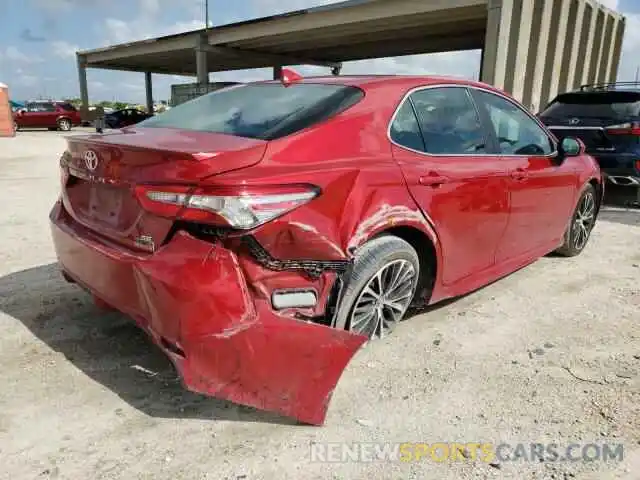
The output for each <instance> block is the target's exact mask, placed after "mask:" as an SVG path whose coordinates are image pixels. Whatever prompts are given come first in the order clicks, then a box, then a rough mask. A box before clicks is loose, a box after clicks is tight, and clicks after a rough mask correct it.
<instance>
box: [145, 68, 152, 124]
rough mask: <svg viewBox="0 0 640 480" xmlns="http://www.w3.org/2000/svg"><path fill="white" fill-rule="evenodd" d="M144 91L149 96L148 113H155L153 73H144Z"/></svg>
mask: <svg viewBox="0 0 640 480" xmlns="http://www.w3.org/2000/svg"><path fill="white" fill-rule="evenodd" d="M144 90H145V92H146V94H147V113H151V114H152V113H153V84H152V83H151V72H144Z"/></svg>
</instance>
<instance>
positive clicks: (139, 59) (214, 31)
mask: <svg viewBox="0 0 640 480" xmlns="http://www.w3.org/2000/svg"><path fill="white" fill-rule="evenodd" d="M488 11H489V10H488V0H351V1H347V2H341V3H338V4H333V5H329V6H325V7H317V8H312V9H308V10H300V11H296V12H291V13H287V14H282V15H277V16H272V17H266V18H260V19H256V20H251V21H247V22H240V23H234V24H229V25H223V26H218V27H214V28H209V29H208V30H205V29H202V30H196V31H192V32H187V33H182V34H178V35H170V36H166V37H159V38H155V39H150V40H144V41H139V42H132V43H127V44H121V45H115V46H111V47H107V48H101V49H96V50H90V51H83V52H79V53H78V59H79V62H80V64H81V65H82V66H86V67H92V68H104V69H113V70H128V71H137V72H148V73H161V74H176V75H197V74H198V63H200V64H201V65H202V64H204V65H206V67H205V68H206V70H207V72H219V71H228V70H240V69H251V68H262V67H272V66H278V65H299V64H310V65H327V66H334V65H335V63H338V62H343V61H351V60H363V59H369V58H380V57H388V56H400V55H411V54H420V53H432V52H446V51H456V50H471V49H481V48H483V46H484V42H485V34H486V29H487V20H488ZM198 52H200V53H198ZM198 55H201V59H200V61H199V62H198V60H197V57H198ZM202 56H206V59H204V58H202ZM201 69H202V66H201Z"/></svg>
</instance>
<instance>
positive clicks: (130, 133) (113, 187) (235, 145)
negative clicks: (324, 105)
mask: <svg viewBox="0 0 640 480" xmlns="http://www.w3.org/2000/svg"><path fill="white" fill-rule="evenodd" d="M67 142H68V149H67V152H66V154H65V157H64V162H63V164H62V168H63V175H64V185H63V194H62V199H63V203H64V206H65V209H66V210H67V211H68V212H69V213H70V215H71V216H72V217H73V218H74V219H75V220H76V221H78V222H79V223H81V224H82V225H84V226H85V227H87V228H89V229H91V230H93V231H95V232H97V233H99V234H101V235H103V236H105V237H108V238H109V239H111V240H113V241H115V242H117V243H120V244H123V245H126V246H127V247H130V248H133V249H139V250H143V251H147V252H152V251H154V250H155V249H156V248H157V247H158V246H159V245H160V244H162V242H163V241H164V240H165V238H166V237H167V234H168V233H169V231H170V230H171V227H172V225H173V221H172V220H171V219H167V218H160V217H157V216H154V215H151V214H149V213H147V212H145V211H144V210H143V209H142V208H141V206H140V204H139V202H138V200H137V198H136V196H135V186H136V185H138V184H141V183H145V184H154V183H158V184H173V185H197V184H198V183H199V182H200V181H201V180H202V179H204V178H207V177H210V176H213V175H218V174H221V173H224V172H228V171H231V170H238V169H241V168H247V167H250V166H252V165H255V164H257V163H259V162H260V160H261V159H262V157H263V155H264V152H265V150H266V145H267V142H265V141H263V140H254V139H249V138H242V137H234V136H231V135H225V134H217V133H207V132H194V131H182V130H177V129H169V128H130V129H125V130H122V131H116V132H109V133H106V134H95V135H86V136H74V137H69V138H68V139H67Z"/></svg>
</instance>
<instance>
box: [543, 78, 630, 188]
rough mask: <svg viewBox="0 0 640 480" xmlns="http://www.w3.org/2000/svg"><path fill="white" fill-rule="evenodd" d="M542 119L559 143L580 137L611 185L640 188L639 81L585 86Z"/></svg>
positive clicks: (565, 95)
mask: <svg viewBox="0 0 640 480" xmlns="http://www.w3.org/2000/svg"><path fill="white" fill-rule="evenodd" d="M539 117H540V119H541V120H542V121H543V122H544V123H545V124H546V125H547V126H548V127H549V129H550V130H551V131H552V132H553V133H554V134H555V135H556V136H557V137H558V139H559V140H562V138H564V137H578V138H580V139H581V140H582V141H583V142H584V143H585V145H586V147H587V153H589V154H590V155H591V156H593V157H594V158H595V159H596V160H597V161H598V163H599V164H600V168H601V170H602V172H603V173H604V175H605V176H606V177H607V178H608V179H609V181H610V182H611V183H613V184H615V185H625V186H636V187H640V82H622V83H606V84H597V85H584V86H582V87H581V88H580V90H578V91H574V92H568V93H563V94H561V95H558V96H557V97H556V98H555V99H554V100H553V101H552V102H551V103H550V104H549V105H548V106H547V107H546V108H545V109H544V111H542V113H540V114H539Z"/></svg>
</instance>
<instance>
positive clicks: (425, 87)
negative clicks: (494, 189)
mask: <svg viewBox="0 0 640 480" xmlns="http://www.w3.org/2000/svg"><path fill="white" fill-rule="evenodd" d="M434 88H464V89H465V90H467V95H469V94H470V92H469V89H473V90H478V91H480V92H485V93H490V94H493V95H495V96H496V97H499V98H502V99H504V100H506V101H507V102H509V103H511V104H512V105H514V106H515V107H517V108H518V109H520V110H521V111H522V112H524V113H525V114H526V115H527V116H528V117H529V118H530V119H531V120H533V121H534V122H535V123H536V124H537V125H538V126H539V127H540V128H541V129H542V131H543V132H544V134H545V135H546V137H547V139H548V140H549V142H550V143H551V145H553V147H554V150H553V152H551V153H549V154H547V155H517V154H506V153H428V152H421V151H419V150H414V149H413V148H409V147H405V146H404V145H400V144H399V143H397V142H396V141H394V140H393V139H392V138H391V126H392V125H393V122H394V121H395V120H396V116H397V115H398V112H399V111H400V109H401V108H402V106H403V105H404V103H405V102H406V101H409V103H410V104H411V108H413V109H414V114H416V118H417V112H416V111H415V108H414V106H413V102H412V101H411V99H410V98H409V97H411V95H413V94H414V93H416V92H420V91H422V90H431V89H434ZM471 100H472V101H473V105H474V108H475V109H476V110H477V109H478V108H479V107H478V105H477V104H476V101H475V99H474V98H471ZM417 120H418V123H419V122H420V119H419V118H417ZM480 121H481V122H482V118H480ZM548 129H549V127H546V126H545V125H544V124H543V123H542V122H541V121H540V119H538V118H537V117H535V116H534V115H532V114H531V113H529V112H528V111H527V110H526V109H524V108H522V107H521V106H520V105H518V104H517V103H515V102H514V101H513V99H511V98H509V97H507V96H506V95H503V94H501V93H499V92H495V91H493V90H490V89H488V88H484V87H480V86H477V85H467V84H462V83H461V84H457V83H438V84H434V85H422V86H419V87H414V88H412V89H411V90H409V91H408V92H406V93H405V94H404V95H403V97H402V99H401V100H400V102H399V103H398V105H397V106H396V109H395V111H394V112H393V115H392V116H391V120H390V121H389V125H388V126H387V139H388V140H389V141H390V142H391V143H392V144H393V145H395V146H397V147H400V148H402V149H403V150H407V151H409V152H414V153H419V154H422V155H424V156H427V157H433V158H442V157H508V158H529V157H532V156H535V157H541V158H553V157H556V156H558V143H557V142H556V140H555V139H554V138H553V137H550V136H549V134H548ZM425 146H426V145H425Z"/></svg>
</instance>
